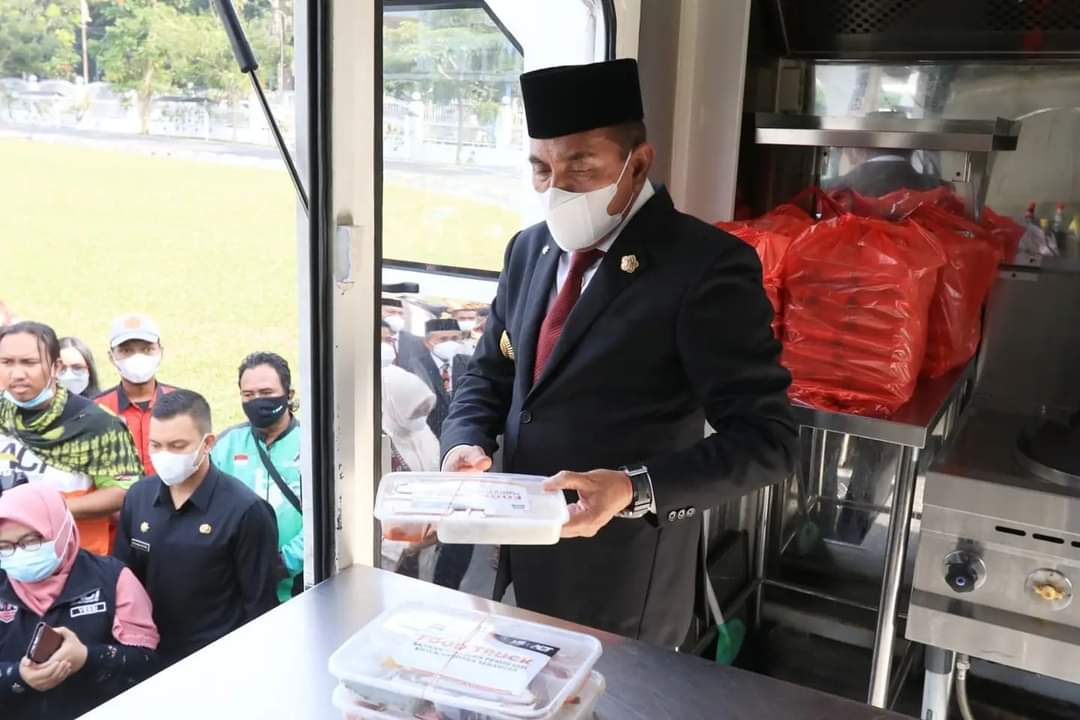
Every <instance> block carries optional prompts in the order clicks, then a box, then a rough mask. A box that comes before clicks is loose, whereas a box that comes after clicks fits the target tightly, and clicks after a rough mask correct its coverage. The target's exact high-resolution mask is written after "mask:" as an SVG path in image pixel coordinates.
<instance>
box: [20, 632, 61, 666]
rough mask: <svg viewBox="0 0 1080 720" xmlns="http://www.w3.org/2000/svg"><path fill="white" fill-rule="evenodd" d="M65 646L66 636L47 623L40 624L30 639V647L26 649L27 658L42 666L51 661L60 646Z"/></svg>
mask: <svg viewBox="0 0 1080 720" xmlns="http://www.w3.org/2000/svg"><path fill="white" fill-rule="evenodd" d="M63 644H64V636H63V635H61V634H60V633H58V632H56V631H55V630H53V629H52V628H51V627H49V626H48V625H46V624H45V623H38V624H37V627H36V628H34V636H33V637H32V638H30V646H29V647H28V648H27V649H26V657H28V658H30V660H32V661H33V662H35V663H37V664H38V665H41V664H42V663H46V662H48V661H49V658H51V657H52V656H53V655H55V654H56V651H57V650H59V649H60V646H61V645H63Z"/></svg>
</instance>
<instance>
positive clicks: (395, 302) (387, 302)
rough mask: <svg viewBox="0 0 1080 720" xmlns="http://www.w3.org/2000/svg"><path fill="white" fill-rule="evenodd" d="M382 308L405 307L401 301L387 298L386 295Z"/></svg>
mask: <svg viewBox="0 0 1080 720" xmlns="http://www.w3.org/2000/svg"><path fill="white" fill-rule="evenodd" d="M382 306H383V307H403V305H402V304H401V300H399V299H397V298H392V297H386V296H385V295H384V296H383V299H382Z"/></svg>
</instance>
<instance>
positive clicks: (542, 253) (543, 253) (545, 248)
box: [540, 245, 551, 255]
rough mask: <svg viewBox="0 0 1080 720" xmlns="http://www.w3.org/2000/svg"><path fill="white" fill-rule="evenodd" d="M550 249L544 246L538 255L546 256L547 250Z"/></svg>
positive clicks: (548, 246)
mask: <svg viewBox="0 0 1080 720" xmlns="http://www.w3.org/2000/svg"><path fill="white" fill-rule="evenodd" d="M550 249H551V246H550V245H545V246H544V249H543V250H541V251H540V254H541V255H547V254H548V250H550Z"/></svg>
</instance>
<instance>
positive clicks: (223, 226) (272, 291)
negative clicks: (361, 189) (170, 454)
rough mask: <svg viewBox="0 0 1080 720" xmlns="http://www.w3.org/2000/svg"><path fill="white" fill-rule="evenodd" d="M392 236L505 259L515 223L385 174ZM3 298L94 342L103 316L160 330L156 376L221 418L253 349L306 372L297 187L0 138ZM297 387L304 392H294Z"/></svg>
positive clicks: (461, 257)
mask: <svg viewBox="0 0 1080 720" xmlns="http://www.w3.org/2000/svg"><path fill="white" fill-rule="evenodd" d="M385 217H386V233H387V235H390V234H393V238H394V240H393V242H392V247H394V248H402V249H403V251H405V252H410V254H411V255H412V257H411V258H410V259H420V258H423V259H425V260H426V261H428V262H436V263H439V262H443V263H451V262H452V264H455V265H460V264H462V263H463V262H467V263H469V264H470V265H472V266H474V267H487V268H498V266H499V265H500V263H501V258H502V250H503V247H504V246H505V243H506V240H507V239H508V238H509V237H510V234H511V232H512V231H513V230H514V229H516V228H515V224H516V220H517V219H516V215H514V214H513V213H511V212H509V211H506V210H503V209H501V208H496V207H492V206H489V205H485V204H482V203H477V202H471V201H469V200H465V199H461V198H455V197H453V196H452V195H448V194H441V193H431V192H425V191H422V190H417V189H415V188H408V187H403V186H393V185H388V186H387V187H386V191H385ZM0 269H2V271H3V276H4V282H3V284H2V285H0V300H4V301H5V302H7V303H8V304H9V305H10V306H11V308H12V309H13V310H14V311H15V312H16V313H17V315H18V316H19V317H20V318H23V319H33V320H40V321H43V322H47V323H49V324H50V325H52V326H53V327H54V328H55V329H56V331H57V332H58V333H60V334H61V335H76V336H79V337H81V338H82V339H83V340H85V341H86V342H87V343H89V344H90V346H91V348H92V349H93V351H94V354H95V357H96V360H97V363H98V368H99V371H100V372H101V374H102V383H103V387H108V386H110V385H112V384H115V382H116V381H117V375H116V372H115V370H114V369H113V368H112V366H111V364H110V363H109V361H108V358H107V355H106V348H107V344H108V332H109V322H110V320H111V318H112V317H113V316H115V315H118V314H121V313H125V312H131V311H142V312H148V313H150V314H151V315H153V316H154V317H155V318H157V320H158V322H159V323H160V324H161V328H162V342H163V344H164V346H165V358H164V363H163V365H162V370H161V373H160V377H161V378H162V379H164V380H165V381H166V382H170V383H174V384H176V385H181V386H183V387H187V388H191V389H193V390H198V391H199V392H201V393H203V394H205V395H206V397H207V398H208V400H209V401H210V404H211V406H212V408H213V410H214V415H215V426H216V427H217V428H218V429H219V430H220V429H223V428H224V427H226V426H227V425H230V424H233V423H235V422H238V421H240V420H241V419H242V418H243V415H242V412H241V410H240V405H239V396H238V391H237V389H236V368H237V365H238V364H239V362H240V360H241V359H242V358H243V357H244V355H246V354H247V353H249V352H252V351H255V350H271V351H274V352H278V353H280V354H282V355H284V356H285V357H286V358H287V359H288V360H289V362H290V364H291V365H292V366H293V368H294V374H297V375H298V374H299V368H298V366H297V358H298V356H299V347H298V343H299V339H298V338H299V321H298V307H299V300H298V293H297V255H296V239H295V223H294V206H293V191H292V188H291V186H290V185H289V181H288V177H287V175H286V173H285V172H284V171H283V170H282V171H275V170H269V169H256V168H246V167H239V166H232V165H222V164H217V163H210V162H199V161H195V160H182V159H176V158H167V157H152V156H146V155H139V154H134V153H125V152H121V151H113V150H99V149H90V148H84V147H78V146H73V145H61V144H48V143H36V142H30V141H25V140H15V139H0ZM302 403H303V398H301V404H302Z"/></svg>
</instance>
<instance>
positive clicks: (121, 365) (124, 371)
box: [116, 353, 161, 385]
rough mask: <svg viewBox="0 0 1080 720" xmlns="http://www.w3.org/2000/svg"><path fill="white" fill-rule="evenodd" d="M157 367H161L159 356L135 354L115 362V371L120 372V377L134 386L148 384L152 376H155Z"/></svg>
mask: <svg viewBox="0 0 1080 720" xmlns="http://www.w3.org/2000/svg"><path fill="white" fill-rule="evenodd" d="M159 367H161V355H143V354H142V353H136V354H134V355H130V356H128V357H126V358H124V359H123V360H117V361H116V369H117V370H119V371H120V377H122V378H124V379H125V380H127V381H128V382H130V383H135V384H136V385H141V384H142V383H145V382H150V380H151V379H153V377H154V375H157V371H158V368H159Z"/></svg>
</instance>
